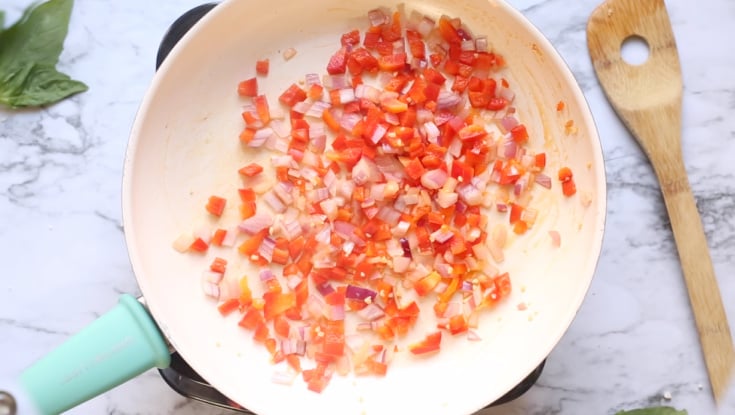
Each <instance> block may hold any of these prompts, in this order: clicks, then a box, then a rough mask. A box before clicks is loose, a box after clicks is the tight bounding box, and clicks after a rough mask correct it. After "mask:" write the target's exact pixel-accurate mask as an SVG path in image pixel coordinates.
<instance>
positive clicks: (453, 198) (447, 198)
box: [436, 190, 459, 209]
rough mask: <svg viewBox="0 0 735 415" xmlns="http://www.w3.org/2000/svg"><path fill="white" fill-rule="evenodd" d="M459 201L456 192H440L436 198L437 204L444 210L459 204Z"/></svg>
mask: <svg viewBox="0 0 735 415" xmlns="http://www.w3.org/2000/svg"><path fill="white" fill-rule="evenodd" d="M457 200H459V195H458V194H457V193H454V192H445V191H443V190H440V191H439V192H438V193H437V196H436V204H437V205H439V206H440V207H442V208H443V209H446V208H448V207H450V206H452V205H454V204H455V203H457Z"/></svg>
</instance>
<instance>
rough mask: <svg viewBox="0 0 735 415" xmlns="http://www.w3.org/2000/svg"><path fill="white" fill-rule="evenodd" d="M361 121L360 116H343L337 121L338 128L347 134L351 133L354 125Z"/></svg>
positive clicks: (351, 114) (352, 114)
mask: <svg viewBox="0 0 735 415" xmlns="http://www.w3.org/2000/svg"><path fill="white" fill-rule="evenodd" d="M361 119H362V116H361V115H360V114H354V113H350V114H344V115H342V118H341V119H340V120H339V126H340V127H342V129H343V130H345V131H347V132H352V129H353V128H355V125H357V123H358V122H360V120H361Z"/></svg>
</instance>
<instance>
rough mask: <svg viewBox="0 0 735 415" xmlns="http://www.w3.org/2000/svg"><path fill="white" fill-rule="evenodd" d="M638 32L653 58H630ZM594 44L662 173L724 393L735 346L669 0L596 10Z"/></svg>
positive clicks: (616, 102) (627, 0) (602, 70)
mask: <svg viewBox="0 0 735 415" xmlns="http://www.w3.org/2000/svg"><path fill="white" fill-rule="evenodd" d="M631 36H638V37H640V38H642V39H643V40H645V41H646V43H647V44H648V47H649V51H650V52H649V57H648V59H647V60H646V61H645V62H644V63H642V64H641V65H630V64H628V63H626V62H625V61H624V60H623V59H622V56H621V54H620V51H621V45H622V43H623V41H625V40H626V39H628V38H629V37H631ZM587 46H588V48H589V52H590V56H591V58H592V64H593V66H594V68H595V72H596V73H597V78H598V80H599V81H600V84H601V85H602V87H603V89H604V91H605V94H606V95H607V98H608V100H609V101H610V102H611V103H612V105H613V107H614V108H615V111H616V112H617V113H618V116H620V118H622V120H623V121H624V122H625V125H626V126H627V127H628V129H629V130H630V132H631V133H632V134H633V135H634V136H635V137H636V139H637V140H638V143H639V144H640V146H641V147H642V148H643V151H644V152H645V153H646V155H647V156H648V159H649V160H650V162H651V164H652V165H653V169H654V170H655V172H656V176H658V180H659V183H660V185H661V192H662V193H663V196H664V201H665V203H666V209H667V210H668V213H669V218H670V220H671V228H672V229H673V231H674V239H675V240H676V246H677V249H678V251H679V260H680V261H681V266H682V269H683V271H684V280H685V281H686V286H687V290H688V291H689V302H690V303H691V306H692V310H693V311H694V319H695V321H696V325H697V331H698V332H699V341H700V343H701V345H702V352H703V354H704V361H705V364H706V365H707V371H708V372H709V380H710V383H711V385H712V393H713V394H714V397H715V400H716V401H718V402H720V401H721V400H722V399H723V398H724V394H725V392H726V387H727V383H728V378H729V377H730V375H731V373H732V370H733V365H734V364H735V352H733V342H732V337H731V336H730V326H729V325H728V323H727V316H726V315H725V310H724V307H723V306H722V299H721V298H720V292H719V289H718V287H717V280H716V279H715V275H714V270H713V268H712V260H711V259H710V256H709V251H708V248H707V240H706V238H705V235H704V231H703V230H702V222H701V219H700V218H699V213H698V212H697V206H696V204H695V201H694V197H693V196H692V192H691V189H690V188H689V180H687V173H686V169H685V168H684V161H683V159H682V152H681V96H682V80H681V69H680V68H679V55H678V53H677V50H676V42H675V40H674V34H673V32H672V30H671V24H670V22H669V16H668V13H667V12H666V6H665V5H664V2H663V0H607V1H605V2H604V3H602V4H601V5H600V6H599V7H597V9H595V11H594V12H593V13H592V15H591V16H590V19H589V22H588V24H587Z"/></svg>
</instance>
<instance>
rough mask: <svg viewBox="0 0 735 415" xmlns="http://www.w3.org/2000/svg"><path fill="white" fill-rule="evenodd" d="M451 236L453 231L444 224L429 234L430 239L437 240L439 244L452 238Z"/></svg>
mask: <svg viewBox="0 0 735 415" xmlns="http://www.w3.org/2000/svg"><path fill="white" fill-rule="evenodd" d="M452 237H454V233H453V232H452V231H451V230H449V228H446V227H444V226H442V227H441V228H439V229H437V230H436V231H434V232H432V233H431V235H430V239H432V240H434V241H436V242H439V243H440V244H443V243H444V242H446V241H448V240H450V239H452Z"/></svg>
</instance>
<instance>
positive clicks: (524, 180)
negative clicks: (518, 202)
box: [513, 175, 528, 196]
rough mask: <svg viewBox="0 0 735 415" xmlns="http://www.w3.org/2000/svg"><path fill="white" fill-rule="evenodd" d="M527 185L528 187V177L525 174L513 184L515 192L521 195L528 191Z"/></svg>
mask: <svg viewBox="0 0 735 415" xmlns="http://www.w3.org/2000/svg"><path fill="white" fill-rule="evenodd" d="M526 187H528V177H527V176H526V175H524V176H523V177H521V178H520V179H518V181H517V182H515V184H514V185H513V194H514V195H516V196H520V195H521V194H523V192H525V191H526Z"/></svg>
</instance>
